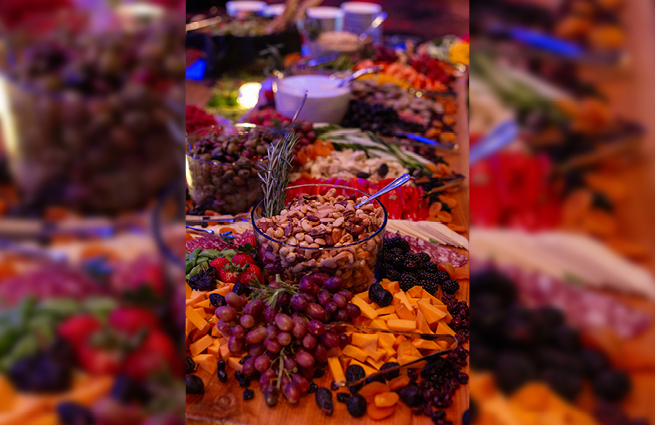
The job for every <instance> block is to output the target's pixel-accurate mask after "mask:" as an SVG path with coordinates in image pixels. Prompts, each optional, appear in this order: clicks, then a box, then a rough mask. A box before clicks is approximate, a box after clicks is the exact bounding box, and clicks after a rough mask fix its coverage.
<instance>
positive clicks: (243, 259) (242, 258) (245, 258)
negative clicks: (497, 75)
mask: <svg viewBox="0 0 655 425" xmlns="http://www.w3.org/2000/svg"><path fill="white" fill-rule="evenodd" d="M254 262H255V260H254V259H253V258H252V257H251V256H250V255H248V254H235V255H234V257H232V263H234V264H236V265H237V266H239V267H246V266H248V265H249V264H252V263H254Z"/></svg>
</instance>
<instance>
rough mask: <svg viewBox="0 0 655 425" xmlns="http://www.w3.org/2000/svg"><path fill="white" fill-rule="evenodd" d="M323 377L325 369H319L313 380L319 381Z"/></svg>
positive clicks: (315, 372)
mask: <svg viewBox="0 0 655 425" xmlns="http://www.w3.org/2000/svg"><path fill="white" fill-rule="evenodd" d="M323 375H325V369H323V368H318V369H316V370H315V371H314V376H312V378H313V379H318V378H322V377H323Z"/></svg>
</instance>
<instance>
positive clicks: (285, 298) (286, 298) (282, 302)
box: [275, 292, 291, 307]
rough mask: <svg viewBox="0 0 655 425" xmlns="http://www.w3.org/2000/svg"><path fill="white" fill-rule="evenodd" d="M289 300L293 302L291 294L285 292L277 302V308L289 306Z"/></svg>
mask: <svg viewBox="0 0 655 425" xmlns="http://www.w3.org/2000/svg"><path fill="white" fill-rule="evenodd" d="M289 300H291V294H289V293H287V292H284V293H283V294H282V295H280V296H279V297H278V299H277V301H276V302H275V306H276V307H281V306H283V305H287V304H289Z"/></svg>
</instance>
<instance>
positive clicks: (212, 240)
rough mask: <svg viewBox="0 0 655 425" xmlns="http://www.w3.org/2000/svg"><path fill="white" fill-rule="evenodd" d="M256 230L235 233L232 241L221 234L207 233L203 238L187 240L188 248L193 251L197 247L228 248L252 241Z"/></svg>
mask: <svg viewBox="0 0 655 425" xmlns="http://www.w3.org/2000/svg"><path fill="white" fill-rule="evenodd" d="M253 235H254V232H253V231H252V230H246V231H245V232H243V233H235V234H234V239H231V240H230V242H228V241H226V240H225V239H224V238H223V237H221V236H220V235H206V236H203V237H201V238H196V239H191V240H190V241H187V242H186V250H187V251H188V252H191V251H193V250H195V249H196V248H202V250H203V251H204V250H206V249H218V250H223V249H227V248H234V247H235V246H239V245H244V244H245V243H246V242H249V241H252V238H253Z"/></svg>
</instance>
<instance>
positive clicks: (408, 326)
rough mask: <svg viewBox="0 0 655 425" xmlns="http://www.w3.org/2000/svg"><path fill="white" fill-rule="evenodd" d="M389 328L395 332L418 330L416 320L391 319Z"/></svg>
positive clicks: (388, 321) (388, 323)
mask: <svg viewBox="0 0 655 425" xmlns="http://www.w3.org/2000/svg"><path fill="white" fill-rule="evenodd" d="M387 326H389V329H393V330H395V331H413V330H414V329H416V320H402V319H390V320H387Z"/></svg>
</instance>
